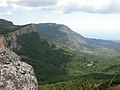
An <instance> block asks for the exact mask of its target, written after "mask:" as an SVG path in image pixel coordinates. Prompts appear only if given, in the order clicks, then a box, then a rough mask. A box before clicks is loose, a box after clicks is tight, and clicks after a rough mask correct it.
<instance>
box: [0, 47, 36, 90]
mask: <svg viewBox="0 0 120 90" xmlns="http://www.w3.org/2000/svg"><path fill="white" fill-rule="evenodd" d="M20 59H21V58H20V57H19V56H18V55H16V54H15V53H14V52H12V51H9V50H8V49H5V48H0V90H38V83H37V79H36V77H35V75H34V69H33V68H32V66H30V65H28V64H27V63H25V62H21V61H20Z"/></svg>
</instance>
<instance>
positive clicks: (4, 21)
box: [0, 19, 13, 25]
mask: <svg viewBox="0 0 120 90" xmlns="http://www.w3.org/2000/svg"><path fill="white" fill-rule="evenodd" d="M0 24H2V25H13V22H11V21H7V20H5V19H0Z"/></svg>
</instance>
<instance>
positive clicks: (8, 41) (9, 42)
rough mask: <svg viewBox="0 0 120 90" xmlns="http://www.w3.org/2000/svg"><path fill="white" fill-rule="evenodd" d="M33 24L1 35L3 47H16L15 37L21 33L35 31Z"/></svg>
mask: <svg viewBox="0 0 120 90" xmlns="http://www.w3.org/2000/svg"><path fill="white" fill-rule="evenodd" d="M34 27H35V26H34V25H33V24H30V25H27V26H24V27H22V28H20V29H18V30H16V31H14V32H11V33H9V34H7V35H4V36H3V43H4V46H5V47H9V48H11V49H13V48H17V47H18V46H19V45H18V44H17V37H18V36H20V35H23V34H27V33H31V32H35V31H36V30H35V28H34Z"/></svg>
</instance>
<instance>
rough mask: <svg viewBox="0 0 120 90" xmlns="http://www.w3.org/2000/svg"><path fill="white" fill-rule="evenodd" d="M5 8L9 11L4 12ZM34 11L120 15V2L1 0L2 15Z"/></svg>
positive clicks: (105, 0)
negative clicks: (20, 11) (19, 11)
mask: <svg viewBox="0 0 120 90" xmlns="http://www.w3.org/2000/svg"><path fill="white" fill-rule="evenodd" d="M4 8H7V10H5V11H3V10H4ZM2 9H3V10H2ZM34 9H37V10H41V9H42V10H46V11H56V12H62V13H72V12H86V13H101V14H103V13H105V14H110V13H120V0H0V13H7V12H11V13H12V12H14V11H16V10H17V11H18V10H34ZM1 15H2V14H1Z"/></svg>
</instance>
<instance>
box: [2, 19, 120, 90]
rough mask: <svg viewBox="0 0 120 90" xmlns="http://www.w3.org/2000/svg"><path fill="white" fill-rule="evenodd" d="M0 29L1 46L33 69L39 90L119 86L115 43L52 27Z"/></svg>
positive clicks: (97, 89) (119, 51) (93, 89)
mask: <svg viewBox="0 0 120 90" xmlns="http://www.w3.org/2000/svg"><path fill="white" fill-rule="evenodd" d="M1 22H2V20H1ZM0 26H2V27H0V35H1V37H3V42H2V43H4V46H6V47H7V48H9V49H11V50H13V51H14V52H15V53H16V54H18V55H19V56H20V57H21V58H22V61H23V62H26V63H28V64H30V65H31V66H32V67H33V68H34V70H35V75H36V77H37V80H38V84H39V90H107V89H108V88H109V87H110V88H111V87H113V86H117V85H119V84H120V43H118V42H113V41H108V40H102V39H90V38H85V37H84V36H82V35H80V34H78V33H76V32H74V31H72V30H71V29H70V28H69V27H67V26H66V25H62V24H56V23H40V24H28V25H22V26H20V25H14V24H11V23H10V22H9V21H6V22H2V24H1V23H0ZM114 77H115V78H114ZM113 78H114V79H113ZM112 79H113V80H112ZM111 80H112V82H111ZM110 82H111V83H110Z"/></svg>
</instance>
